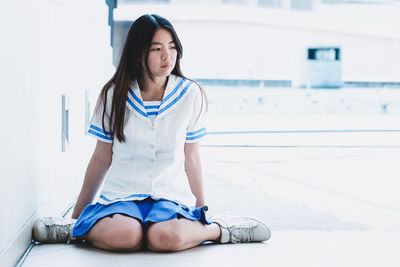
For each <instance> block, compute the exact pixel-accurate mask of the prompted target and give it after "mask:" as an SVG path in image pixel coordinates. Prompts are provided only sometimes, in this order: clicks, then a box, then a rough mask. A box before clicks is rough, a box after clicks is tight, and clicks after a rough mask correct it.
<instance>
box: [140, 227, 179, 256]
mask: <svg viewBox="0 0 400 267" xmlns="http://www.w3.org/2000/svg"><path fill="white" fill-rule="evenodd" d="M146 242H147V247H148V248H149V249H150V250H153V251H180V250H182V247H183V244H184V242H185V239H184V235H183V229H182V226H181V225H180V223H179V220H176V221H168V222H161V223H155V224H153V225H151V226H150V227H149V229H148V231H147V237H146Z"/></svg>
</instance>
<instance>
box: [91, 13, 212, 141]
mask: <svg viewBox="0 0 400 267" xmlns="http://www.w3.org/2000/svg"><path fill="white" fill-rule="evenodd" d="M160 28H163V29H166V30H168V31H169V32H170V33H171V35H172V37H173V40H174V42H175V47H176V50H177V58H176V63H175V68H174V69H173V70H172V72H171V73H172V74H175V75H177V76H180V77H184V78H186V77H185V76H184V75H183V74H182V71H181V67H180V60H181V58H182V55H183V49H182V44H181V42H180V41H179V38H178V35H177V34H176V32H175V30H174V27H173V26H172V24H171V23H170V22H169V21H168V20H167V19H165V18H163V17H161V16H159V15H155V14H152V15H143V16H141V17H140V18H138V19H137V20H136V21H135V22H134V23H133V24H132V26H131V27H130V29H129V32H128V36H127V38H126V42H125V45H124V49H123V50H122V54H121V59H120V61H119V64H118V67H117V70H116V72H115V74H114V75H113V77H112V78H111V79H110V80H109V81H108V82H107V83H106V84H105V85H104V87H103V89H102V90H101V93H100V96H99V101H98V104H100V103H103V115H102V126H103V130H105V127H104V119H105V117H106V116H107V119H108V120H109V122H110V124H109V125H110V132H111V136H113V137H114V138H115V137H116V138H117V139H118V141H120V142H121V143H122V142H125V136H124V119H125V108H126V98H127V96H128V90H129V85H130V83H131V81H133V80H138V82H140V79H141V78H142V77H143V74H144V73H143V72H144V71H145V72H146V73H147V74H148V75H149V77H150V79H153V75H152V74H151V72H150V68H149V66H148V63H147V58H148V54H149V47H150V44H151V41H152V39H153V36H154V34H155V32H156V31H157V30H158V29H160ZM142 59H145V60H144V69H143V67H142V64H141V62H142ZM139 84H140V83H139ZM112 86H113V87H114V88H113V96H112V104H111V112H110V114H107V113H106V105H107V93H108V91H109V90H110V88H111V87H112ZM199 87H200V86H199ZM200 90H201V92H202V95H203V99H205V100H206V101H205V102H206V106H207V99H206V97H205V93H204V90H203V89H202V88H201V87H200ZM202 107H203V102H202Z"/></svg>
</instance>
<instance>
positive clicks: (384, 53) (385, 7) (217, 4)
mask: <svg viewBox="0 0 400 267" xmlns="http://www.w3.org/2000/svg"><path fill="white" fill-rule="evenodd" d="M398 2H399V1H390V0H388V1H367V0H365V1H333V0H330V1H328V0H258V1H255V0H247V1H246V0H221V1H211V0H208V1H196V0H192V1H183V0H169V1H168V0H159V1H139V0H119V1H117V0H110V1H108V4H109V7H110V14H112V19H111V20H110V26H111V34H112V35H111V40H112V47H113V64H114V65H116V64H117V63H118V58H119V56H120V53H121V49H122V45H123V42H124V40H125V37H126V34H127V31H128V29H129V27H130V25H131V23H132V22H133V21H134V20H135V19H136V18H137V17H139V16H140V15H143V14H145V13H156V14H159V15H161V16H164V17H166V18H168V19H169V20H170V21H171V22H172V23H173V25H174V26H175V28H176V30H177V32H178V35H179V36H180V38H181V41H182V43H183V47H184V58H183V71H184V72H185V73H186V74H187V75H188V76H190V77H193V78H195V79H198V80H200V81H207V82H211V83H216V84H224V83H225V84H226V83H228V84H239V85H240V84H248V85H261V86H262V85H268V83H270V81H273V85H284V86H291V85H293V86H301V87H307V86H311V87H340V85H341V84H342V82H352V83H353V84H354V82H363V83H364V84H365V82H375V83H381V82H393V81H398V77H400V51H399V49H398V47H400V36H399V35H398V33H397V29H398V28H400V22H399V20H398V19H397V14H398V13H399V12H400V8H399V6H400V5H399V4H398ZM318 47H319V48H321V49H323V48H329V47H333V48H335V49H336V48H337V49H338V50H340V57H339V58H337V59H335V60H334V61H332V62H327V59H326V58H325V59H320V58H316V59H314V60H313V62H310V60H309V58H308V55H309V49H312V48H318Z"/></svg>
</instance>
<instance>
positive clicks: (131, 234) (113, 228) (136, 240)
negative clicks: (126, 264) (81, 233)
mask: <svg viewBox="0 0 400 267" xmlns="http://www.w3.org/2000/svg"><path fill="white" fill-rule="evenodd" d="M105 226H106V227H104V228H103V231H101V232H102V234H101V236H99V237H98V238H96V239H97V241H101V242H102V243H104V244H105V245H106V247H107V248H109V249H110V250H117V251H123V250H125V251H134V250H138V249H140V248H141V246H142V243H143V230H142V226H141V225H140V223H139V222H138V221H137V220H136V219H132V218H130V219H129V220H126V219H125V220H118V221H114V222H110V223H109V224H108V225H105ZM89 241H90V240H89Z"/></svg>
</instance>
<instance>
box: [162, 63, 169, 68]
mask: <svg viewBox="0 0 400 267" xmlns="http://www.w3.org/2000/svg"><path fill="white" fill-rule="evenodd" d="M169 66H171V65H170V64H166V65H162V66H161V67H162V68H169Z"/></svg>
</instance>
